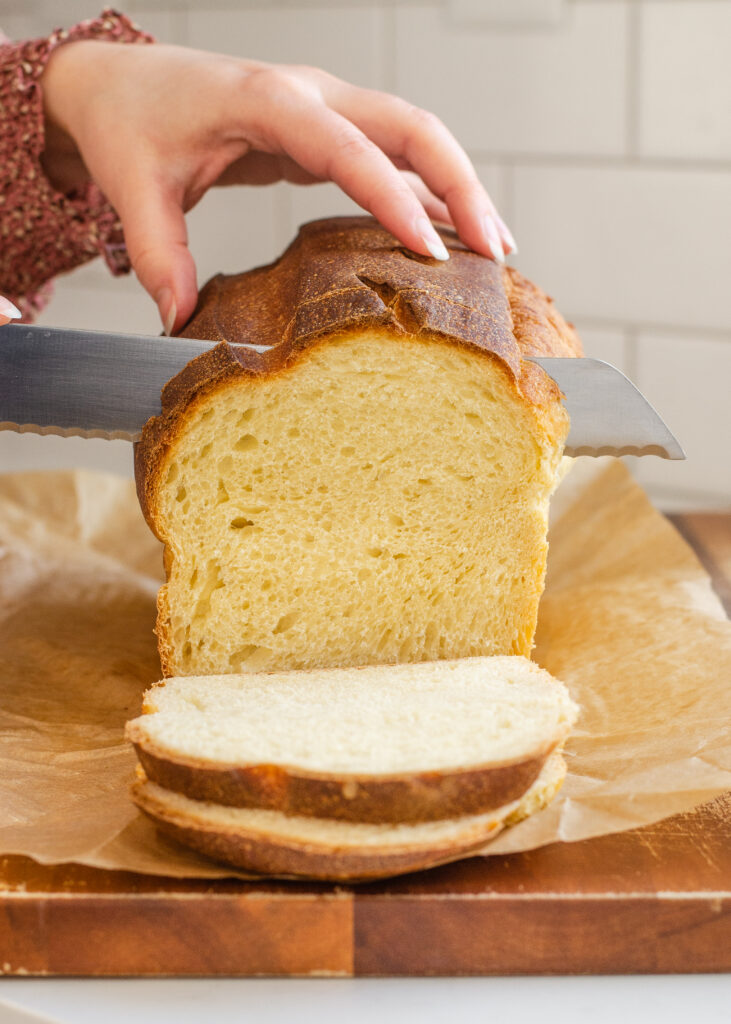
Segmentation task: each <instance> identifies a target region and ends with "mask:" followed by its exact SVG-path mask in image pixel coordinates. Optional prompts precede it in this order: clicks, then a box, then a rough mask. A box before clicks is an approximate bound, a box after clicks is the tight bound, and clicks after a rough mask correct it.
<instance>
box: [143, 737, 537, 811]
mask: <svg viewBox="0 0 731 1024" xmlns="http://www.w3.org/2000/svg"><path fill="white" fill-rule="evenodd" d="M127 737H128V739H130V740H131V742H132V743H134V746H135V750H136V751H137V756H138V757H139V760H140V763H141V764H142V767H143V768H144V770H145V774H146V775H147V777H148V778H149V779H150V780H151V781H152V782H154V783H156V784H157V785H158V786H162V788H163V789H168V790H171V791H173V792H175V793H182V794H183V795H184V796H187V797H189V798H190V799H191V800H203V801H209V802H211V803H216V804H222V805H224V806H228V807H258V808H262V809H265V810H272V811H281V812H283V813H284V814H289V815H298V816H302V817H315V818H331V819H336V820H338V821H351V822H367V823H372V824H382V823H393V824H398V823H417V822H420V821H438V820H443V819H445V818H458V817H463V816H465V815H470V814H483V813H486V812H487V811H491V810H494V809H495V808H497V807H504V806H505V805H506V804H509V803H512V802H513V801H514V800H518V799H519V798H520V797H522V796H523V794H524V793H525V792H526V790H527V789H529V787H530V786H531V785H532V784H533V782H535V780H536V779H537V778H538V775H539V774H540V771H541V769H542V767H543V765H544V764H545V762H546V760H547V758H548V756H549V754H550V752H551V751H550V750H546V751H545V752H544V753H541V754H539V755H537V756H534V757H532V758H527V759H525V760H522V761H518V762H513V763H506V764H503V765H494V764H493V765H483V766H473V767H471V768H468V769H460V770H455V771H431V772H411V773H408V774H407V773H403V774H397V775H396V774H395V775H381V776H373V775H343V774H340V775H333V774H328V773H326V772H307V771H304V770H302V769H299V768H295V767H289V766H288V767H284V766H281V765H274V764H260V765H244V766H241V765H227V766H215V765H211V763H210V762H205V761H194V760H187V759H182V758H175V759H174V758H172V757H171V755H170V754H169V753H168V752H166V751H162V750H161V749H159V748H156V746H155V744H154V743H151V742H150V740H149V738H148V737H146V736H145V735H144V730H143V728H142V727H141V726H139V725H137V724H136V723H130V724H129V725H128V727H127Z"/></svg>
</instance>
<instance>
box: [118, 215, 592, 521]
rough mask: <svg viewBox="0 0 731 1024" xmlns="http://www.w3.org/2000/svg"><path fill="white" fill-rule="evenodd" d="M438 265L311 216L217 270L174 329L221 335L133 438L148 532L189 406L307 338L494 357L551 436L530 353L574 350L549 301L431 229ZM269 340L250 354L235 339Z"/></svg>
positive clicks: (366, 230) (548, 393) (268, 367)
mask: <svg viewBox="0 0 731 1024" xmlns="http://www.w3.org/2000/svg"><path fill="white" fill-rule="evenodd" d="M441 234H442V238H443V239H444V241H445V244H446V245H447V247H448V249H449V250H450V254H451V258H450V259H449V261H447V262H446V263H440V262H439V261H437V260H432V259H427V258H426V257H422V256H417V255H415V254H414V253H411V252H409V251H408V250H405V249H404V248H403V247H402V246H400V245H399V244H398V243H397V242H396V240H395V239H394V238H393V237H392V236H391V235H390V234H389V233H388V232H387V231H385V229H384V228H382V227H381V226H380V225H379V224H378V223H377V222H376V221H375V220H373V219H372V218H370V217H340V218H329V219H327V220H320V221H313V222H311V223H309V224H306V225H304V227H303V228H301V230H300V232H299V234H298V236H297V238H296V239H295V241H294V242H293V243H292V245H291V246H290V247H289V248H288V249H287V251H286V252H285V253H284V254H283V255H282V256H281V257H280V259H279V260H277V261H276V262H275V263H273V264H271V265H270V266H267V267H259V268H257V269H255V270H251V271H247V272H246V273H243V274H236V275H232V276H224V275H218V276H217V277H214V278H212V279H211V280H210V281H209V282H208V283H207V284H206V285H205V287H204V288H203V289H202V291H201V293H200V296H199V301H198V305H197V307H196V310H195V312H194V314H193V317H192V318H191V320H190V321H189V322H188V324H187V325H186V327H185V328H184V330H183V331H182V332H181V334H182V336H183V337H189V338H200V339H204V340H210V341H219V342H220V344H219V345H217V346H216V347H215V348H213V349H212V350H211V351H209V352H206V353H204V354H203V355H201V356H199V357H198V358H197V359H194V360H192V362H191V363H189V364H188V366H186V367H185V369H184V370H183V371H182V372H181V373H179V374H178V375H177V376H176V377H174V378H173V379H172V380H171V381H170V382H169V383H168V384H167V385H166V386H165V388H164V389H163V393H162V413H161V415H160V416H158V417H154V418H153V419H151V420H149V421H148V423H147V424H146V425H145V428H144V430H143V433H142V439H141V441H140V442H139V444H137V445H136V446H135V476H136V479H137V489H138V495H139V498H140V504H141V506H142V510H143V512H144V514H145V517H146V518H147V521H148V523H149V524H150V526H151V527H152V529H153V530H154V531H155V532H156V533H158V536H159V531H158V524H157V522H156V517H155V512H154V510H155V504H156V502H155V495H156V492H157V488H158V477H159V473H160V469H161V467H162V465H163V463H164V460H165V456H166V454H167V451H168V450H169V448H170V446H171V445H172V444H173V443H174V442H175V439H176V438H177V436H178V435H179V434H180V432H181V431H182V430H183V429H184V427H185V422H186V418H187V414H189V412H190V410H191V409H192V407H193V406H194V405H195V404H196V403H197V402H198V401H200V400H202V399H203V398H204V397H206V396H207V395H209V394H211V393H212V392H215V391H216V390H217V389H218V388H220V387H223V386H225V385H226V384H227V383H228V382H230V381H231V380H232V379H234V378H246V379H249V380H254V379H256V378H257V377H263V376H267V377H269V376H273V375H275V374H277V373H279V372H281V371H283V370H284V369H286V368H288V367H289V366H291V365H292V364H293V363H294V362H296V361H297V359H299V358H300V357H301V356H302V354H303V353H304V352H306V351H307V349H308V348H310V347H311V346H312V345H314V344H316V343H324V342H326V341H327V340H328V339H334V338H342V337H343V336H346V335H347V334H349V333H357V332H360V331H363V330H367V329H371V328H374V327H378V328H380V329H382V330H384V331H388V332H390V333H392V334H393V336H394V337H395V338H403V339H405V340H406V339H413V338H425V339H434V340H437V341H441V342H443V343H447V344H453V345H459V346H461V347H465V346H467V347H470V348H471V349H472V350H473V351H476V352H479V353H481V354H482V355H483V356H486V357H488V358H490V359H493V360H497V361H498V362H499V363H500V365H501V366H502V367H503V368H504V369H505V371H506V374H507V375H508V376H509V378H510V379H511V380H512V381H513V383H514V386H515V388H516V391H517V392H518V393H520V394H521V395H522V396H523V398H524V400H525V401H526V403H527V404H528V405H530V406H533V407H535V408H536V410H537V412H538V413H539V416H538V418H539V421H540V423H541V425H542V427H543V429H545V430H546V432H547V433H549V434H550V435H554V434H558V435H559V436H560V435H562V433H563V431H564V430H565V424H566V415H565V412H564V410H563V408H562V406H561V404H560V400H559V399H560V393H559V390H558V388H557V386H556V385H555V383H554V382H553V381H552V380H551V379H550V377H548V376H547V375H546V374H545V373H544V372H543V371H542V370H541V369H540V368H539V367H537V366H535V364H533V363H529V362H525V361H524V359H523V357H524V356H529V355H538V354H541V355H555V356H573V355H577V354H580V351H581V348H580V343H579V342H578V338H577V337H576V335H575V334H574V332H573V330H572V329H571V327H570V326H569V325H567V324H566V322H565V321H564V320H563V318H562V317H561V316H560V314H559V313H558V312H557V311H556V309H555V308H554V307H553V305H552V303H551V301H550V299H548V297H547V296H546V295H545V294H544V293H543V292H541V291H540V289H538V288H536V287H535V286H534V285H532V284H530V282H528V281H526V280H525V279H524V278H522V277H521V275H520V274H518V273H517V271H515V270H513V269H510V268H508V269H506V268H504V267H501V266H499V265H498V264H497V263H495V262H493V261H492V260H488V259H486V258H484V257H482V256H478V255H477V254H476V253H473V252H470V251H469V250H467V249H466V248H465V247H464V246H463V245H462V243H461V242H460V241H459V240H458V239H457V237H456V235H455V234H454V233H453V232H451V231H447V230H443V231H442V232H441ZM244 343H246V344H257V345H272V346H274V347H273V348H271V349H270V350H269V351H267V352H265V353H262V354H259V353H256V352H253V351H252V350H250V349H245V348H241V347H240V345H241V344H244Z"/></svg>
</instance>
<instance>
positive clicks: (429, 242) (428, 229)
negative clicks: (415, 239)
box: [416, 217, 449, 260]
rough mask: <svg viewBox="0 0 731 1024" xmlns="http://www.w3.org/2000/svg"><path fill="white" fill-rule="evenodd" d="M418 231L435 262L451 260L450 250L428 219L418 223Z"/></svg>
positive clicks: (424, 218)
mask: <svg viewBox="0 0 731 1024" xmlns="http://www.w3.org/2000/svg"><path fill="white" fill-rule="evenodd" d="M416 230H417V231H418V232H419V234H420V235H421V240H422V242H423V243H424V245H425V246H426V247H427V249H428V250H429V252H430V253H431V255H432V256H433V257H434V259H435V260H448V259H449V250H448V249H447V247H446V245H445V244H444V242H443V241H442V240H441V238H440V237H439V235H438V234H437V233H436V231H435V230H434V228H433V227H432V224H431V222H430V221H428V220H427V219H426V217H422V218H421V219H420V220H418V221H417V222H416Z"/></svg>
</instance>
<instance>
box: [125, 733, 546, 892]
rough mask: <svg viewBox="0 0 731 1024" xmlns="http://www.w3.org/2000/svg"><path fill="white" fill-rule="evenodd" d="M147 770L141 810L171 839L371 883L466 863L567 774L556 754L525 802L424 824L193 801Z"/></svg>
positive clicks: (270, 865)
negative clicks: (166, 786) (461, 861)
mask: <svg viewBox="0 0 731 1024" xmlns="http://www.w3.org/2000/svg"><path fill="white" fill-rule="evenodd" d="M138 771H139V776H140V777H139V779H138V781H137V782H136V783H135V785H134V787H133V798H134V800H135V802H136V804H137V805H138V807H139V808H140V809H141V810H142V811H143V812H144V813H145V814H146V815H147V816H148V817H149V818H151V819H152V820H153V821H154V822H155V824H156V825H157V826H158V827H159V828H160V829H161V831H162V832H164V833H165V834H166V835H168V836H170V837H171V838H173V839H175V840H177V841H178V842H180V843H183V844H184V845H185V846H188V847H190V848H192V849H193V850H196V851H198V852H199V853H202V854H204V855H205V856H207V857H211V858H213V859H214V860H218V861H223V862H225V863H227V864H231V865H233V866H234V867H236V868H239V869H241V870H243V871H250V872H255V873H257V874H267V875H296V876H304V877H307V878H314V879H318V880H323V881H350V882H353V881H368V880H370V879H374V878H383V877H389V876H393V875H398V874H405V873H406V872H409V871H420V870H422V869H424V868H430V867H435V866H436V865H438V864H445V863H447V862H448V861H452V860H458V859H459V858H461V857H465V856H467V855H469V854H470V853H473V852H476V851H478V850H479V849H480V848H481V847H482V846H484V845H485V844H486V843H488V842H490V841H491V840H492V839H494V838H495V836H497V835H498V833H499V832H500V831H501V830H502V829H503V828H505V827H506V826H510V825H513V824H516V823H517V822H518V821H520V820H521V819H522V818H524V817H527V815H528V814H532V813H535V812H536V811H538V810H540V809H541V808H542V807H544V806H545V805H546V804H547V803H548V802H549V801H550V800H551V799H552V798H553V796H555V794H556V793H557V792H558V790H559V789H560V787H561V784H562V782H563V779H564V776H565V774H566V766H565V763H564V760H563V757H562V756H561V755H560V754H558V753H554V754H552V755H551V756H550V757H549V758H548V760H547V761H546V763H545V765H544V766H543V768H542V769H541V772H540V774H539V775H538V778H537V779H536V780H535V782H534V783H533V785H532V786H531V787H530V788H529V790H528V792H527V793H525V795H524V796H523V798H522V799H521V800H516V801H513V802H511V803H509V804H507V805H506V806H504V807H501V808H498V809H495V810H492V811H488V812H487V813H486V814H478V815H467V816H465V817H460V818H452V819H448V820H446V821H431V822H423V823H421V824H416V825H387V824H381V825H374V824H359V823H354V822H342V821H332V820H327V819H318V818H307V817H298V816H296V817H292V816H288V815H285V814H282V813H280V812H279V811H267V810H255V809H250V808H242V807H224V806H222V805H221V804H215V803H206V802H203V801H198V800H191V799H189V798H188V797H185V796H182V795H181V794H179V793H171V792H170V791H169V790H166V789H163V788H162V787H160V786H158V785H156V784H155V783H153V782H150V781H149V780H148V779H147V778H146V777H145V776H144V773H143V772H142V770H141V769H139V770H138Z"/></svg>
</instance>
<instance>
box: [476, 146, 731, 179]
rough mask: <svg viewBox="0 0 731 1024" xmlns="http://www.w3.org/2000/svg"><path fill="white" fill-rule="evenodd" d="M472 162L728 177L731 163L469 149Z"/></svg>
mask: <svg viewBox="0 0 731 1024" xmlns="http://www.w3.org/2000/svg"><path fill="white" fill-rule="evenodd" d="M468 152H469V155H470V157H471V159H473V160H482V161H488V160H509V161H511V162H512V163H515V164H522V165H523V166H525V167H541V166H543V167H549V168H553V167H558V168H561V167H570V168H578V169H582V168H587V169H592V170H593V169H596V168H599V169H600V170H612V171H614V170H635V171H686V172H689V173H692V172H695V173H699V172H701V173H709V174H710V173H717V174H728V172H729V171H731V160H711V159H703V158H701V159H698V158H692V157H687V158H686V157H669V156H668V157H658V156H644V155H643V156H639V155H634V154H626V153H624V154H623V153H581V152H579V153H550V152H546V153H537V152H532V153H529V152H520V151H517V152H516V151H515V150H486V149H480V148H479V147H470V148H469V150H468Z"/></svg>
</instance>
